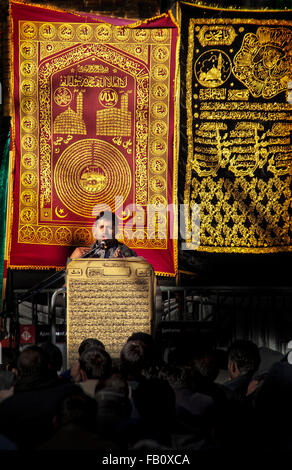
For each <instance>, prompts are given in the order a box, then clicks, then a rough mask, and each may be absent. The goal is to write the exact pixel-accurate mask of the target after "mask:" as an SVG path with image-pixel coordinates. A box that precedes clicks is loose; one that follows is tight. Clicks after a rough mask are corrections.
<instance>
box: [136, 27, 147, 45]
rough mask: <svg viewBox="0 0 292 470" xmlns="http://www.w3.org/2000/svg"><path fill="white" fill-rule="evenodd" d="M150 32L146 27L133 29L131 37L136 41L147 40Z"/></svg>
mask: <svg viewBox="0 0 292 470" xmlns="http://www.w3.org/2000/svg"><path fill="white" fill-rule="evenodd" d="M149 36H150V32H149V30H148V29H135V30H134V31H133V38H134V39H135V40H136V41H138V42H144V41H148V39H149Z"/></svg>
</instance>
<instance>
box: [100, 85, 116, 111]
mask: <svg viewBox="0 0 292 470" xmlns="http://www.w3.org/2000/svg"><path fill="white" fill-rule="evenodd" d="M118 99H119V97H118V93H117V92H116V90H113V89H112V88H104V89H103V90H101V92H100V93H99V95H98V101H99V102H100V104H101V105H102V106H104V107H105V108H112V107H114V106H116V104H117V102H118Z"/></svg>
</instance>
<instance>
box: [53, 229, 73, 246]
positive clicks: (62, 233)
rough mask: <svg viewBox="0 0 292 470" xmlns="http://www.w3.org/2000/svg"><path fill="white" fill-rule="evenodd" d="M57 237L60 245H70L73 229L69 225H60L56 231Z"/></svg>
mask: <svg viewBox="0 0 292 470" xmlns="http://www.w3.org/2000/svg"><path fill="white" fill-rule="evenodd" d="M55 239H56V241H57V242H58V243H60V245H68V244H69V243H70V242H71V241H72V233H71V230H70V229H69V228H67V227H60V228H58V229H57V230H56V232H55Z"/></svg>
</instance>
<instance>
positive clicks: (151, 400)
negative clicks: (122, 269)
mask: <svg viewBox="0 0 292 470" xmlns="http://www.w3.org/2000/svg"><path fill="white" fill-rule="evenodd" d="M78 353H79V359H78V361H77V362H76V363H75V364H73V365H72V367H71V369H68V370H65V368H64V364H63V357H62V353H61V351H60V349H59V348H58V347H57V346H56V345H54V344H52V343H42V344H40V345H29V346H27V347H25V348H24V349H23V350H22V351H15V350H10V349H7V350H5V349H3V350H2V364H1V366H0V367H1V370H0V449H1V450H24V449H25V450H31V449H33V450H95V451H102V450H107V451H108V450H109V449H110V450H112V451H128V450H133V451H135V450H137V451H139V450H157V451H164V450H165V451H166V450H176V451H182V450H185V451H187V450H192V451H212V450H217V449H224V450H226V449H229V448H232V449H238V450H244V449H245V450H246V449H257V450H258V449H263V450H264V449H269V450H271V449H276V450H290V449H291V448H292V432H291V429H292V427H291V426H290V413H291V410H292V407H291V406H290V400H291V399H290V396H292V394H291V390H292V365H291V364H290V363H289V361H288V360H287V357H286V356H283V355H282V354H280V353H276V352H273V351H271V350H268V349H267V348H259V347H258V346H257V345H256V344H254V343H253V342H251V341H249V340H244V339H241V340H237V341H234V342H233V343H232V344H230V347H229V349H228V350H226V351H222V350H221V351H219V350H218V349H216V347H215V346H214V347H213V346H212V345H210V344H206V343H205V342H204V341H203V340H202V341H195V344H192V345H191V347H185V348H184V350H183V351H181V350H180V351H178V350H177V351H175V352H174V353H173V354H172V357H171V360H169V361H168V362H165V361H164V360H163V359H162V357H161V354H160V350H159V348H157V345H156V344H155V341H154V339H153V337H152V336H151V335H148V334H146V333H133V334H132V336H131V337H129V338H128V340H127V342H126V343H125V344H124V345H123V347H122V349H121V351H120V357H119V358H112V357H111V356H110V354H109V353H108V352H107V351H106V348H105V346H104V344H103V343H102V342H101V341H99V340H98V339H97V338H87V339H85V340H84V341H83V342H82V343H81V344H80V347H79V350H78ZM222 370H223V371H224V370H225V374H226V378H227V374H228V376H229V377H228V380H227V381H226V382H225V383H222V380H219V379H218V378H219V377H220V374H221V373H222Z"/></svg>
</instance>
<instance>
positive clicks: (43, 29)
mask: <svg viewBox="0 0 292 470" xmlns="http://www.w3.org/2000/svg"><path fill="white" fill-rule="evenodd" d="M39 34H40V37H41V38H42V39H46V40H50V39H54V37H55V36H56V28H55V26H54V25H53V24H52V23H43V24H42V25H41V26H40V29H39Z"/></svg>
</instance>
